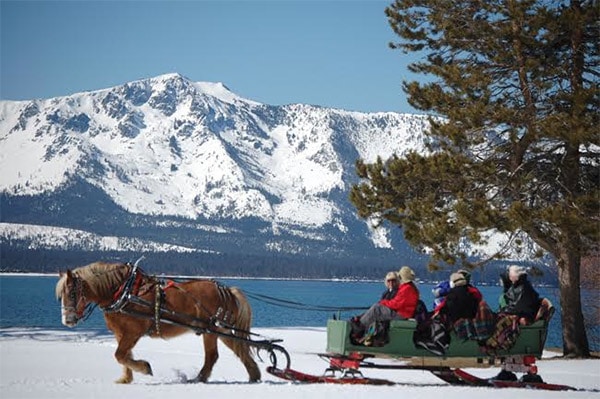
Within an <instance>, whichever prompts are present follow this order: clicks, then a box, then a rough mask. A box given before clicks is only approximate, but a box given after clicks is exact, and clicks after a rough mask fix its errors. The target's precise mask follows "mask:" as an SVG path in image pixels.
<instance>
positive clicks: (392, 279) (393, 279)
mask: <svg viewBox="0 0 600 399" xmlns="http://www.w3.org/2000/svg"><path fill="white" fill-rule="evenodd" d="M390 281H394V282H395V281H398V280H396V279H395V278H391V279H389V280H387V282H388V283H389V282H390Z"/></svg>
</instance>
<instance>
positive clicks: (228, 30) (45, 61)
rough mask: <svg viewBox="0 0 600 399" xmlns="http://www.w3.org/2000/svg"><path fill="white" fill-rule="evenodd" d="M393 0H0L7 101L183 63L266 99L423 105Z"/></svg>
mask: <svg viewBox="0 0 600 399" xmlns="http://www.w3.org/2000/svg"><path fill="white" fill-rule="evenodd" d="M390 3H391V0H390V1H378V0H363V1H341V0H338V1H317V0H313V1H307V0H304V1H292V0H278V1H276V0H271V1H254V0H246V1H232V0H221V1H191V0H189V1H177V0H175V1H173V0H172V1H158V0H155V1H141V0H138V1H84V0H78V1H75V0H74V1H29V0H27V1H23V0H22V1H11V0H8V1H7V0H1V3H0V4H1V8H0V16H1V21H0V22H1V24H0V26H1V46H0V48H1V65H0V66H1V69H0V74H1V80H0V98H1V99H2V100H26V99H34V98H49V97H55V96H64V95H69V94H72V93H76V92H80V91H87V90H97V89H102V88H107V87H112V86H116V85H120V84H123V83H125V82H128V81H132V80H137V79H143V78H149V77H153V76H157V75H161V74H165V73H171V72H178V73H180V74H182V75H184V76H186V77H188V78H190V79H191V80H193V81H210V82H223V83H224V84H225V85H227V87H229V89H230V90H232V91H233V92H235V93H237V94H238V95H240V96H242V97H246V98H249V99H252V100H255V101H259V102H262V103H266V104H273V105H282V104H289V103H305V104H314V105H322V106H326V107H335V108H343V109H347V110H355V111H363V112H376V111H395V112H412V113H414V112H417V111H416V110H414V109H413V108H412V107H410V106H409V105H408V103H407V101H406V95H405V94H404V92H403V91H402V89H401V83H402V81H403V80H407V79H408V80H419V79H422V77H419V76H415V75H412V74H411V73H410V72H409V71H408V69H407V67H406V66H407V64H408V63H409V62H410V61H411V60H410V59H409V58H408V56H407V55H405V54H403V53H402V52H401V51H399V50H391V49H390V48H389V47H388V43H389V42H390V41H395V40H396V39H398V37H397V36H395V34H394V33H393V31H392V29H391V28H390V26H389V24H388V22H387V19H386V17H385V13H384V10H385V7H386V6H388V5H389V4H390Z"/></svg>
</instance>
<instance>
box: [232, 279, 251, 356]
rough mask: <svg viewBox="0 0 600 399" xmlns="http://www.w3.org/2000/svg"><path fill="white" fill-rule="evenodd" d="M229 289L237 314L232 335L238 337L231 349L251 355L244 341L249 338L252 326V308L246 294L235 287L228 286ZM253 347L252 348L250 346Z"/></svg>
mask: <svg viewBox="0 0 600 399" xmlns="http://www.w3.org/2000/svg"><path fill="white" fill-rule="evenodd" d="M229 291H230V292H231V293H232V294H233V296H234V297H235V299H236V302H237V305H238V306H237V309H238V311H237V316H236V318H235V329H234V335H235V336H236V337H238V338H240V339H236V340H234V342H233V348H232V349H233V351H234V352H235V353H237V354H241V353H248V354H249V355H250V356H252V351H250V350H249V349H250V348H249V345H248V344H247V343H246V342H245V341H244V340H248V339H250V328H251V327H252V308H251V307H250V303H249V302H248V299H247V298H246V295H244V293H243V292H242V291H241V290H240V289H239V288H237V287H230V288H229ZM252 349H254V348H252Z"/></svg>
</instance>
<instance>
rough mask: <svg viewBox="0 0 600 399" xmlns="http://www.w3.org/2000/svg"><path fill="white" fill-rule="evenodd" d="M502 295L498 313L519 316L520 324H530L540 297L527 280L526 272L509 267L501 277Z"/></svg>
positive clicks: (537, 308) (521, 268) (522, 268)
mask: <svg viewBox="0 0 600 399" xmlns="http://www.w3.org/2000/svg"><path fill="white" fill-rule="evenodd" d="M500 277H501V279H502V280H501V281H502V285H503V288H504V294H503V295H502V297H501V306H500V309H499V310H498V313H505V314H513V315H517V316H519V321H520V323H521V324H530V323H531V322H533V320H534V319H535V315H536V314H537V312H538V310H539V308H540V303H541V299H540V295H539V294H538V293H537V291H536V290H535V288H533V286H532V285H531V282H530V281H529V280H528V279H527V270H526V269H525V268H524V267H522V266H518V265H511V266H509V267H508V268H507V269H506V272H505V273H504V274H502V275H501V276H500Z"/></svg>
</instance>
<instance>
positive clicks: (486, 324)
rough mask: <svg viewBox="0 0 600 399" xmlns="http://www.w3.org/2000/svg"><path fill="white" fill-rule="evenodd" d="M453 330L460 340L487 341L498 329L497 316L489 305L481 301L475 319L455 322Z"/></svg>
mask: <svg viewBox="0 0 600 399" xmlns="http://www.w3.org/2000/svg"><path fill="white" fill-rule="evenodd" d="M453 328H454V332H456V336H457V337H458V339H461V340H463V341H466V340H475V341H485V340H487V339H488V338H490V336H492V334H493V333H494V331H495V329H496V315H495V314H494V312H492V310H491V309H490V307H489V306H488V304H487V303H486V302H485V301H484V300H481V301H479V306H478V307H477V313H476V314H475V318H474V319H459V320H457V321H456V322H454V325H453Z"/></svg>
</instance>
